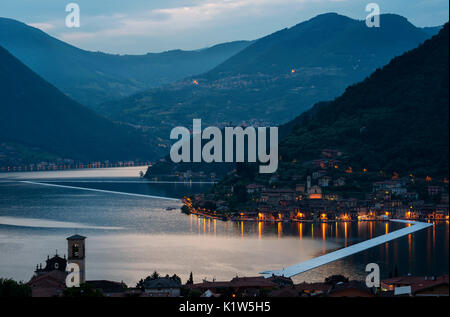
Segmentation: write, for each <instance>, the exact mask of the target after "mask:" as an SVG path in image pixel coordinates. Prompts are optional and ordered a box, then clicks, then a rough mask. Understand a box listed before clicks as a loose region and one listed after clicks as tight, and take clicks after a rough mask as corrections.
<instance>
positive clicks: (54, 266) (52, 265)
mask: <svg viewBox="0 0 450 317" xmlns="http://www.w3.org/2000/svg"><path fill="white" fill-rule="evenodd" d="M66 266H67V260H66V256H65V255H64V257H63V258H62V257H60V256H59V255H58V253H56V254H55V255H54V256H53V257H52V258H50V257H49V256H47V260H45V267H44V268H42V264H39V265H36V270H35V271H34V273H35V275H42V274H45V273H48V272H51V271H54V270H58V271H61V272H65V271H66Z"/></svg>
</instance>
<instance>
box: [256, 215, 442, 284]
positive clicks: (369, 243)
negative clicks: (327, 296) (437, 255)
mask: <svg viewBox="0 0 450 317" xmlns="http://www.w3.org/2000/svg"><path fill="white" fill-rule="evenodd" d="M390 221H392V222H401V223H406V224H411V225H412V226H410V227H406V228H402V229H400V230H396V231H393V232H391V233H388V234H385V235H382V236H379V237H376V238H373V239H370V240H366V241H364V242H360V243H357V244H354V245H351V246H349V247H347V248H343V249H340V250H337V251H334V252H330V253H328V254H325V255H322V256H319V257H317V258H314V259H311V260H308V261H305V262H302V263H299V264H296V265H292V266H289V267H287V268H284V269H282V270H277V271H264V272H261V273H259V274H262V275H264V277H266V278H268V277H271V276H272V275H276V276H285V277H292V276H295V275H298V274H301V273H304V272H306V271H309V270H312V269H315V268H318V267H319V266H322V265H325V264H328V263H330V262H334V261H337V260H340V259H343V258H345V257H347V256H350V255H353V254H355V253H359V252H361V251H364V250H367V249H370V248H373V247H375V246H377V245H380V244H384V243H386V242H389V241H392V240H395V239H398V238H400V237H403V236H406V235H408V234H411V233H414V232H416V231H419V230H423V229H426V228H428V227H431V226H433V224H431V223H424V222H416V221H409V220H398V219H391V220H390Z"/></svg>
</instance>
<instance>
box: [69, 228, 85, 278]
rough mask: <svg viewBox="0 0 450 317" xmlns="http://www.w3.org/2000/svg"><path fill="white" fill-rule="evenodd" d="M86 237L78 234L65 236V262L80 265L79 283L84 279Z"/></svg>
mask: <svg viewBox="0 0 450 317" xmlns="http://www.w3.org/2000/svg"><path fill="white" fill-rule="evenodd" d="M85 240H86V237H83V236H80V235H78V234H76V235H73V236H71V237H68V238H67V255H68V257H67V262H68V263H76V264H78V266H79V267H80V283H84V282H85V281H86V264H85V258H86V248H85Z"/></svg>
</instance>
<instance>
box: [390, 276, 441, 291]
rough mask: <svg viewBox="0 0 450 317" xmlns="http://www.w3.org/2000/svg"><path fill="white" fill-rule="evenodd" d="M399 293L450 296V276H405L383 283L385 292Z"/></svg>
mask: <svg viewBox="0 0 450 317" xmlns="http://www.w3.org/2000/svg"><path fill="white" fill-rule="evenodd" d="M396 289H397V290H398V289H400V290H401V292H397V293H398V294H402V295H409V296H448V295H449V283H448V274H447V275H442V276H438V277H436V276H403V277H393V278H389V279H386V280H382V281H381V290H382V291H383V292H392V291H394V292H395V290H396ZM394 294H395V293H394Z"/></svg>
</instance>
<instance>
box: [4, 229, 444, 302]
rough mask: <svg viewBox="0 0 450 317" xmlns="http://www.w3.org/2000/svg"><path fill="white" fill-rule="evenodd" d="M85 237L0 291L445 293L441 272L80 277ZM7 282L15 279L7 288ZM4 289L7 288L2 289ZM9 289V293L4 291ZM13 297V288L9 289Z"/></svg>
mask: <svg viewBox="0 0 450 317" xmlns="http://www.w3.org/2000/svg"><path fill="white" fill-rule="evenodd" d="M86 240H87V237H84V236H81V235H73V236H70V237H68V238H67V254H68V256H67V257H66V255H65V254H64V255H62V256H61V255H59V254H58V253H57V252H56V254H55V255H54V256H52V257H50V256H47V259H46V260H45V264H44V266H43V265H42V263H40V264H38V265H36V268H35V270H34V272H33V274H32V278H31V279H30V280H29V281H28V282H27V283H16V282H14V281H12V280H5V279H0V292H2V293H3V295H5V296H11V295H12V293H11V292H14V290H15V291H16V292H18V291H17V289H20V295H21V296H32V297H79V296H85V297H103V296H105V297H153V298H155V297H156V298H159V297H186V298H193V297H226V298H245V297H421V296H448V295H449V278H448V275H441V276H410V275H408V276H397V275H396V274H394V275H393V276H389V277H388V278H387V279H384V280H381V281H380V286H379V287H372V288H369V287H367V286H366V283H365V282H364V281H357V280H349V279H348V278H346V277H345V276H342V275H332V276H329V277H327V278H325V279H324V281H323V282H320V283H308V282H302V283H298V284H295V283H294V282H293V281H292V279H291V278H287V277H284V276H271V277H269V278H264V277H263V276H253V277H238V276H236V277H234V278H232V279H231V280H229V281H216V280H212V281H208V280H202V281H201V282H194V278H193V275H192V273H191V274H190V277H189V279H188V280H187V281H186V282H185V283H182V281H181V279H180V278H179V277H178V276H177V275H176V274H173V275H172V276H169V275H166V276H161V275H160V274H158V273H157V272H153V274H151V275H149V276H147V277H145V278H143V279H141V280H140V281H139V282H138V283H137V284H136V285H135V286H128V285H126V284H125V283H124V282H123V281H120V282H119V281H108V280H86V279H85V277H86V265H85V261H86ZM70 263H76V264H78V265H79V267H80V286H79V287H70V288H69V287H67V286H66V279H67V278H68V274H70V273H69V272H67V271H66V270H67V266H68V264H70ZM13 284H15V285H14V286H15V287H13ZM8 292H10V293H11V294H10V293H8ZM8 294H9V295H8ZM15 294H16V296H17V293H15Z"/></svg>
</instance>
